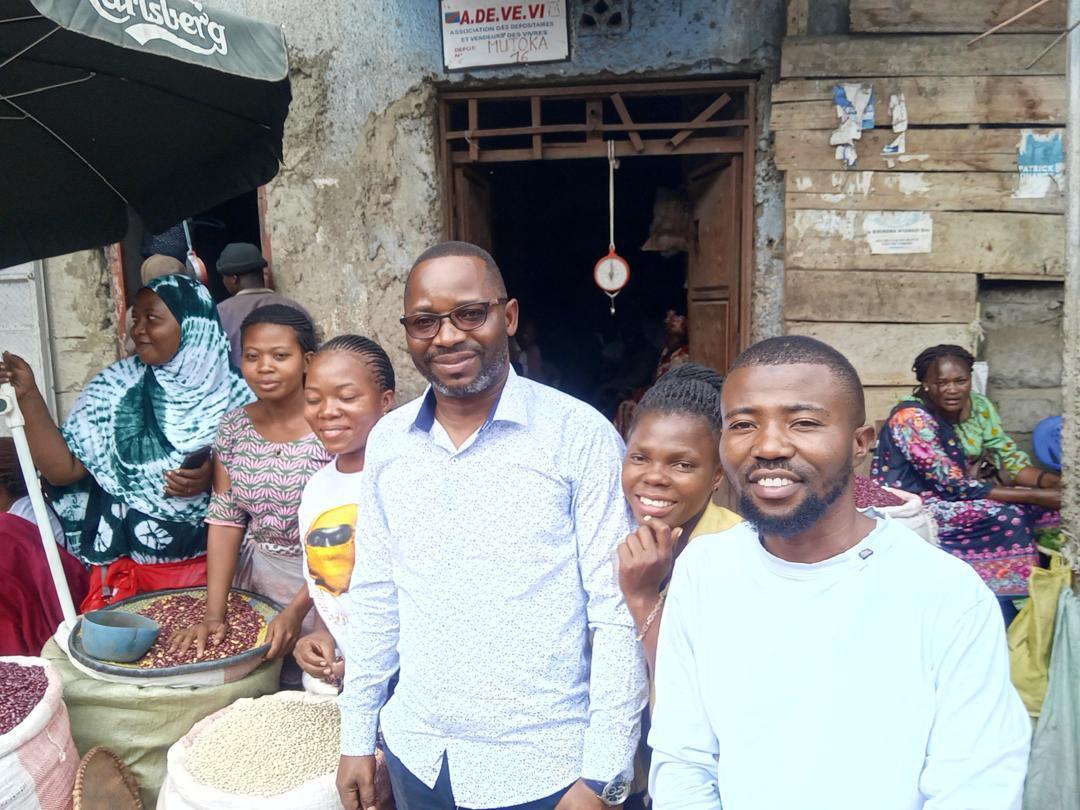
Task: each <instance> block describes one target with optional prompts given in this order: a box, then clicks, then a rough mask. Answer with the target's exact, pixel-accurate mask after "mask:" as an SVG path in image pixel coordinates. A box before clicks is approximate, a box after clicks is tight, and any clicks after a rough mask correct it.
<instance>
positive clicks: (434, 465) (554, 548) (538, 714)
mask: <svg viewBox="0 0 1080 810" xmlns="http://www.w3.org/2000/svg"><path fill="white" fill-rule="evenodd" d="M434 405H435V401H434V396H433V395H432V393H431V392H430V390H429V392H428V393H427V394H426V395H425V396H423V397H421V398H419V399H417V400H414V401H412V402H410V403H409V404H407V405H405V406H403V407H401V408H399V409H398V410H396V411H394V412H392V413H390V414H389V415H388V416H386V417H384V418H383V419H382V420H381V421H380V422H379V424H378V425H376V427H375V429H374V430H373V431H372V434H371V437H370V438H369V441H368V449H367V458H366V461H365V467H364V476H363V480H362V484H361V486H362V492H361V502H360V513H359V514H360V518H359V520H358V526H357V541H358V542H357V551H356V566H355V568H354V570H353V577H352V585H351V588H350V591H349V595H348V602H347V604H348V606H349V630H348V637H347V642H346V645H345V659H346V667H345V673H346V683H345V690H344V693H343V694H342V696H341V700H340V705H341V709H342V729H341V750H342V753H343V754H351V755H363V754H371V753H372V752H373V751H374V748H375V736H376V728H377V725H378V723H379V720H380V709H381V710H382V714H381V722H382V730H383V734H384V736H385V739H386V743H387V746H388V747H389V748H390V749H391V750H392V751H393V752H394V754H395V755H396V756H397V757H398V758H399V759H400V760H401V761H402V762H403V763H404V765H405V766H406V767H407V768H408V769H409V770H410V771H411V772H412V773H413V774H414V775H415V776H417V777H418V778H419V779H421V780H422V781H423V782H424V783H425V784H427V785H428V786H434V784H435V781H436V779H437V777H438V774H439V769H440V765H441V762H442V757H443V754H444V753H445V754H446V756H447V762H448V765H449V769H450V781H451V784H452V785H453V789H454V799H455V801H456V802H457V803H459V804H461V805H464V806H467V807H474V808H484V807H502V806H506V805H514V804H522V803H525V802H528V801H532V800H534V799H539V798H541V797H544V796H547V795H550V794H552V793H554V792H555V791H557V790H559V789H560V788H563V787H565V786H566V785H568V784H570V783H571V782H574V781H575V780H577V779H578V778H579V777H584V778H587V779H595V780H602V781H608V780H611V779H613V778H615V777H617V776H620V775H629V774H630V773H631V772H632V769H633V757H634V749H635V747H636V745H637V741H638V735H639V732H640V728H639V718H640V715H641V711H642V709H643V707H644V705H645V702H646V699H647V680H646V673H645V663H644V659H643V657H642V652H641V645H640V644H639V643H638V642H637V640H636V639H635V626H634V622H633V619H632V618H631V616H630V612H629V610H628V609H627V607H626V604H625V602H624V601H623V598H622V593H621V592H620V590H619V584H618V581H617V578H616V575H615V569H614V555H615V549H616V547H617V545H618V544H619V542H620V541H621V540H622V539H623V537H625V536H626V534H627V532H628V531H629V530H630V521H631V518H630V513H629V511H628V509H627V506H626V502H625V499H624V498H623V495H622V490H621V487H620V483H619V479H620V470H621V467H622V454H623V446H622V442H621V440H620V439H619V437H618V434H617V433H616V432H615V430H614V429H613V428H612V426H611V425H610V424H609V423H608V422H607V421H606V420H605V419H604V418H603V417H602V416H601V415H600V414H599V413H598V412H597V411H595V410H594V409H593V408H591V407H589V406H588V405H585V404H584V403H582V402H579V401H577V400H575V399H573V398H571V397H569V396H567V395H565V394H562V393H560V392H558V391H556V390H554V389H552V388H548V387H546V386H544V385H541V384H539V383H536V382H533V381H531V380H527V379H524V378H522V377H518V376H517V375H516V374H515V373H514V372H513V370H511V371H510V373H509V377H508V379H507V382H506V385H505V387H504V389H503V392H502V395H501V397H500V399H499V402H498V404H497V405H496V406H495V408H494V410H493V412H492V414H491V416H490V417H489V418H488V420H487V421H486V422H485V423H484V425H483V426H482V427H481V428H480V429H479V430H478V431H477V432H476V433H475V434H474V435H473V436H472V437H470V438H469V439H468V440H466V441H465V442H464V443H463V444H462V445H461V447H459V448H454V446H453V443H452V442H451V441H450V438H449V436H448V435H447V433H446V431H445V430H444V429H443V428H442V426H441V425H440V424H439V423H438V422H437V421H436V420H435V408H434ZM590 636H591V638H592V640H591V643H590ZM399 666H400V669H401V673H400V681H399V682H398V685H397V687H396V690H395V692H394V694H393V696H392V697H391V698H390V700H389V702H386V693H387V682H388V681H389V679H390V677H391V676H392V675H393V673H394V672H395V670H397V669H398V667H399ZM384 702H386V705H385V707H384V706H383V703H384Z"/></svg>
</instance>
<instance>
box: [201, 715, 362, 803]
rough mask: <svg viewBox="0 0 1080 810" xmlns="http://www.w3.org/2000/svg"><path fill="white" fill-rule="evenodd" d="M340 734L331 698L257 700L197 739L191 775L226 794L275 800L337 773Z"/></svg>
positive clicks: (339, 725)
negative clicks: (297, 788)
mask: <svg viewBox="0 0 1080 810" xmlns="http://www.w3.org/2000/svg"><path fill="white" fill-rule="evenodd" d="M340 731H341V716H340V715H339V714H338V708H337V703H336V702H335V701H333V700H325V701H307V700H282V699H281V698H277V697H274V696H273V695H271V696H268V697H263V698H258V699H257V700H254V701H252V702H251V703H249V704H247V705H245V706H241V707H239V708H234V709H232V710H231V711H230V712H228V713H227V714H225V715H223V716H222V717H221V719H219V720H218V721H217V722H216V723H214V725H213V726H211V727H210V729H209V730H208V731H206V732H204V733H203V734H202V735H201V736H200V737H198V738H197V739H196V740H195V743H194V745H192V747H191V749H190V751H189V753H188V760H187V768H188V772H189V773H190V774H191V775H192V776H193V777H194V778H195V779H196V780H198V781H199V782H201V783H202V784H204V785H207V786H209V787H213V788H217V789H218V790H223V791H225V792H226V793H245V794H247V795H249V796H277V795H280V794H282V793H285V792H286V791H289V790H292V789H293V788H296V787H299V786H300V785H302V784H304V783H305V782H309V781H310V780H312V779H315V778H317V777H319V776H325V775H326V774H330V773H334V771H336V770H337V766H338V751H339V742H338V735H339V734H340Z"/></svg>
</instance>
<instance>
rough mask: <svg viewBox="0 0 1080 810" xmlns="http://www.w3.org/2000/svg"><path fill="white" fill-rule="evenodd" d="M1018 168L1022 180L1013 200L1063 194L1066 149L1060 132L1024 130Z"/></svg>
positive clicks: (1021, 137) (1021, 134) (1017, 154)
mask: <svg viewBox="0 0 1080 810" xmlns="http://www.w3.org/2000/svg"><path fill="white" fill-rule="evenodd" d="M1016 166H1017V171H1018V172H1019V177H1018V181H1017V184H1016V191H1014V192H1013V197H1015V198H1017V199H1033V198H1039V197H1045V196H1046V195H1047V194H1050V193H1055V194H1057V193H1060V192H1062V191H1064V189H1065V148H1064V146H1063V145H1062V143H1061V130H1060V129H1059V130H1055V131H1053V132H1035V131H1034V130H1031V129H1025V130H1022V131H1021V133H1020V143H1019V144H1017V147H1016Z"/></svg>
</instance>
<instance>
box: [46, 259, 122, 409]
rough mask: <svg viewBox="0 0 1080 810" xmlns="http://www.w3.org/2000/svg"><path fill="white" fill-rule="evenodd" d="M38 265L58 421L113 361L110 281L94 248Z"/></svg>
mask: <svg viewBox="0 0 1080 810" xmlns="http://www.w3.org/2000/svg"><path fill="white" fill-rule="evenodd" d="M42 264H43V265H44V270H45V301H46V307H47V309H48V318H49V324H48V326H49V335H50V338H51V347H52V367H53V381H54V389H55V392H56V407H57V410H58V412H59V416H60V418H61V419H63V418H64V417H65V416H67V414H68V412H69V411H70V410H71V406H72V405H73V404H74V402H75V399H76V397H78V395H79V392H80V391H81V390H82V388H83V386H84V385H85V384H86V383H87V382H89V380H90V378H91V377H93V376H94V375H95V374H97V373H98V372H99V371H101V370H102V369H103V368H105V366H107V365H109V364H110V363H112V362H114V361H115V360H116V357H117V354H116V348H117V347H116V318H115V316H114V315H113V304H112V295H111V292H110V287H111V281H110V276H109V269H108V266H107V264H106V262H105V255H104V253H103V252H102V251H100V250H84V251H81V252H79V253H72V254H70V255H67V256H58V257H56V258H54V259H46V260H45V261H44V262H43V263H42Z"/></svg>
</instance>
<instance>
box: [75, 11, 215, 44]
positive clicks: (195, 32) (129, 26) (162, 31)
mask: <svg viewBox="0 0 1080 810" xmlns="http://www.w3.org/2000/svg"><path fill="white" fill-rule="evenodd" d="M88 2H89V3H90V5H91V6H92V7H93V9H94V11H96V12H97V13H98V15H99V16H101V17H102V18H104V19H106V20H108V21H109V22H112V23H116V24H117V25H122V26H124V32H125V33H126V34H127V35H128V36H130V37H131V38H132V39H134V40H135V41H136V42H138V43H139V44H140V45H145V44H146V43H147V42H149V41H151V40H155V39H160V40H164V41H165V42H168V43H170V44H172V45H175V46H176V47H177V48H181V49H183V50H185V51H191V52H192V53H201V54H205V55H210V54H212V53H220V54H222V55H224V54H227V53H228V52H229V43H228V41H227V40H226V38H225V26H224V25H222V24H221V23H219V22H214V21H213V20H211V19H210V15H209V14H207V13H206V12H204V11H203V7H202V4H201V3H198V2H191V3H188V2H187V1H186V0H178V3H177V4H178V5H180V6H181V8H186V9H192V10H193V11H194V13H192V12H191V11H179V10H177V9H175V8H173V7H172V5H170V3H169V0H88Z"/></svg>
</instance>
